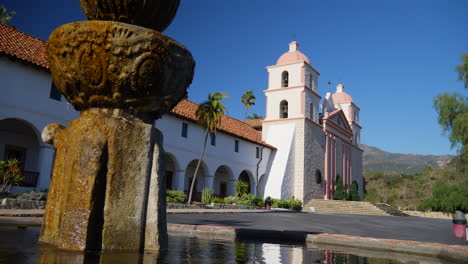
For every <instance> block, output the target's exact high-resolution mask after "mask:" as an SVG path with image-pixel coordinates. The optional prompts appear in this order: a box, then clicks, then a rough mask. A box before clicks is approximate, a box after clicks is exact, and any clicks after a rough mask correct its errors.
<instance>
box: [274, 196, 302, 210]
mask: <svg viewBox="0 0 468 264" xmlns="http://www.w3.org/2000/svg"><path fill="white" fill-rule="evenodd" d="M271 203H272V204H271V207H273V208H284V209H291V210H296V211H300V210H302V201H301V200H296V199H291V200H283V199H275V198H272V199H271Z"/></svg>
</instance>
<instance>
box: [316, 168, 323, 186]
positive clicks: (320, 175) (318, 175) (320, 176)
mask: <svg viewBox="0 0 468 264" xmlns="http://www.w3.org/2000/svg"><path fill="white" fill-rule="evenodd" d="M315 183H317V184H321V183H322V172H321V171H320V170H319V169H316V170H315Z"/></svg>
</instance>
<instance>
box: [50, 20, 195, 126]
mask: <svg viewBox="0 0 468 264" xmlns="http://www.w3.org/2000/svg"><path fill="white" fill-rule="evenodd" d="M47 55H48V59H49V64H50V70H51V74H52V79H53V81H54V84H55V85H56V86H57V88H58V89H59V91H60V92H61V93H62V94H64V96H65V97H66V98H67V100H68V101H69V102H70V103H71V104H72V105H73V106H74V107H75V109H76V110H78V111H82V110H85V109H89V108H91V107H98V108H126V109H133V110H135V111H138V112H150V113H153V114H154V115H155V117H158V116H160V115H161V114H162V113H165V112H167V111H169V110H170V109H171V108H172V107H173V106H174V105H175V104H176V103H177V102H179V100H180V99H182V98H183V97H184V96H185V95H186V87H187V86H188V85H189V84H190V83H191V82H192V79H193V74H194V67H195V62H194V60H193V58H192V55H191V54H190V52H189V51H188V50H187V49H186V48H185V47H184V46H182V45H181V44H179V43H178V42H176V41H175V40H173V39H172V38H170V37H168V36H166V35H164V34H162V33H160V32H157V31H155V30H151V29H148V28H144V27H140V26H135V25H129V24H125V23H120V22H113V21H83V22H74V23H70V24H66V25H63V26H61V27H59V28H57V29H56V30H55V31H54V32H52V34H51V35H50V38H49V41H48V43H47Z"/></svg>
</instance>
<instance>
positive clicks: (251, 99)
mask: <svg viewBox="0 0 468 264" xmlns="http://www.w3.org/2000/svg"><path fill="white" fill-rule="evenodd" d="M241 102H242V103H243V104H244V106H245V115H244V119H247V110H249V108H250V106H252V105H255V95H254V93H253V92H252V91H251V90H247V91H246V92H245V93H244V94H243V95H242V98H241Z"/></svg>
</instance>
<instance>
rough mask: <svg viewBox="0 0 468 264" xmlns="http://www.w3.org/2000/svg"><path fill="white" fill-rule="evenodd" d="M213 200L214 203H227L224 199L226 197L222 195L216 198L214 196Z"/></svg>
mask: <svg viewBox="0 0 468 264" xmlns="http://www.w3.org/2000/svg"><path fill="white" fill-rule="evenodd" d="M211 202H212V203H222V204H224V203H226V202H225V201H224V198H221V197H215V198H213V200H211Z"/></svg>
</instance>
